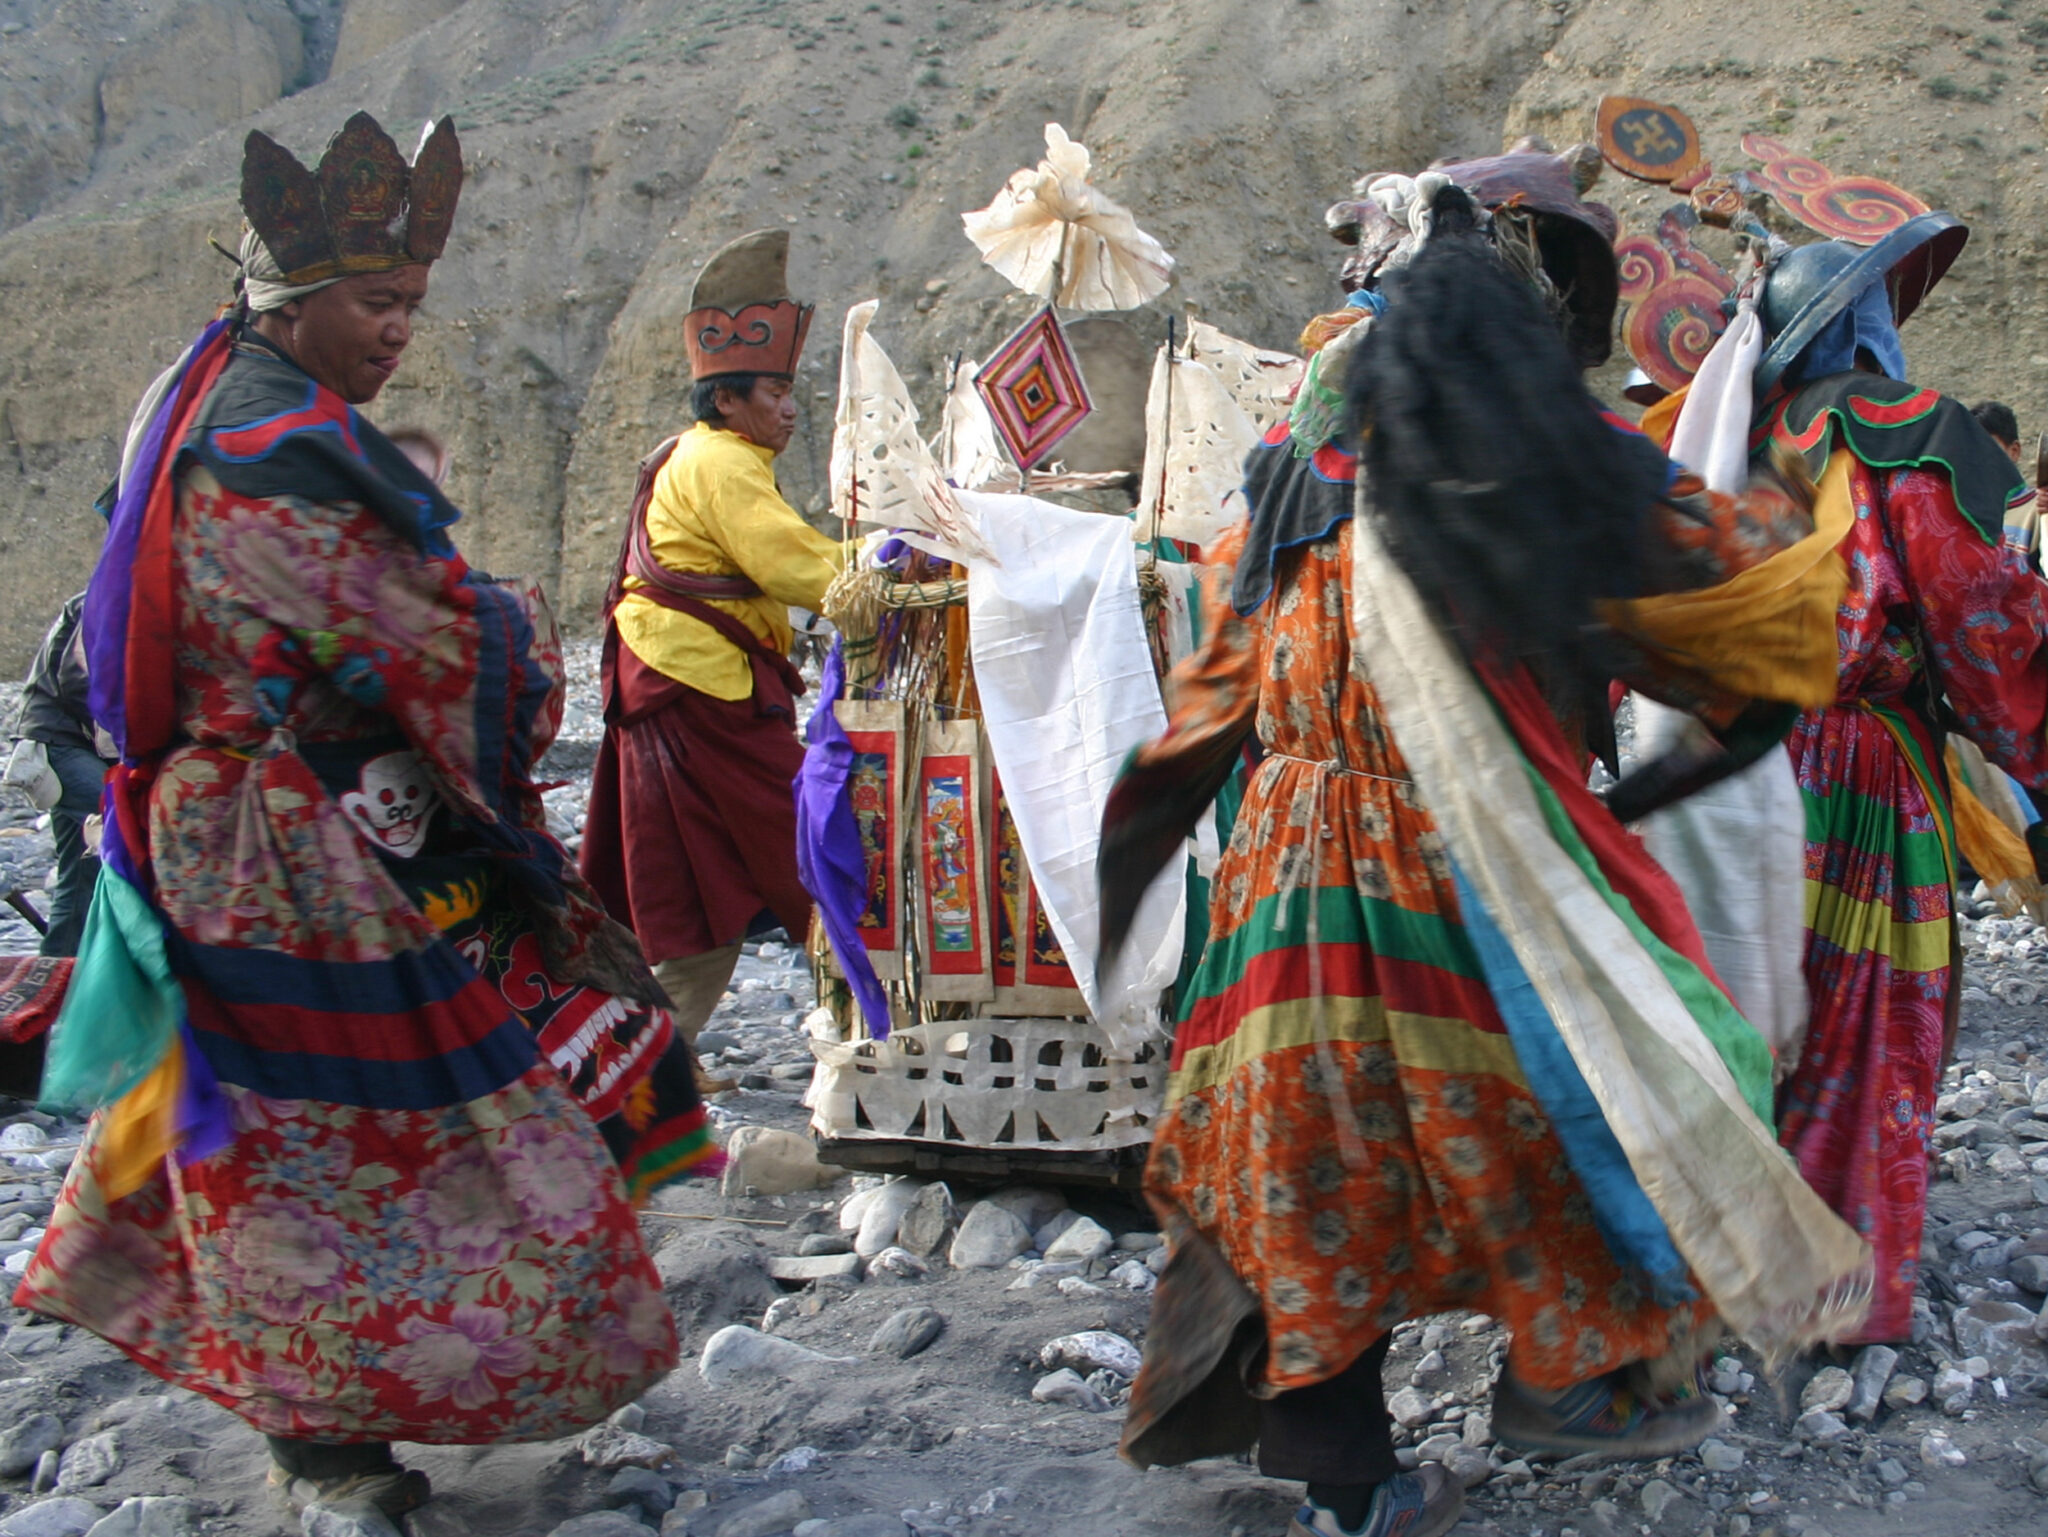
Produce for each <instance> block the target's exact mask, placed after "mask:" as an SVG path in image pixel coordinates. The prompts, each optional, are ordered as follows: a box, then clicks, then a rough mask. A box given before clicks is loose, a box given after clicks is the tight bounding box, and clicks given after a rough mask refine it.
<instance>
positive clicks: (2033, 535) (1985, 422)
mask: <svg viewBox="0 0 2048 1537" xmlns="http://www.w3.org/2000/svg"><path fill="white" fill-rule="evenodd" d="M1970 415H1972V416H1974V417H1976V418H1977V425H1978V426H1980V427H1982V428H1983V429H1984V430H1985V431H1986V432H1988V433H1990V434H1991V437H1992V441H1994V442H1995V443H1997V444H1998V446H1999V447H2000V448H2002V449H2004V450H2005V452H2006V457H2007V458H2009V459H2011V460H2012V462H2013V463H2014V464H2019V463H2020V423H2019V418H2018V417H2016V416H2014V415H2013V414H2012V407H2011V406H2009V405H2006V404H2005V403H2004V402H2003V401H1998V400H1980V401H1978V402H1977V404H1976V405H1974V406H1972V407H1970ZM2022 468H2023V469H2024V466H2022ZM2040 496H2041V493H2040V492H2039V491H2038V490H2035V491H2026V490H2022V491H2020V492H2019V493H2018V494H2016V495H2015V496H2014V497H2013V499H2012V500H2011V501H2010V502H2008V503H2006V506H2005V542H2006V543H2007V544H2009V545H2011V546H2012V547H2013V548H2014V549H2016V550H2018V551H2019V552H2020V553H2021V554H2023V555H2025V556H2026V557H2027V564H2028V565H2030V566H2032V567H2033V568H2034V570H2036V571H2039V570H2040V569H2041V501H2040Z"/></svg>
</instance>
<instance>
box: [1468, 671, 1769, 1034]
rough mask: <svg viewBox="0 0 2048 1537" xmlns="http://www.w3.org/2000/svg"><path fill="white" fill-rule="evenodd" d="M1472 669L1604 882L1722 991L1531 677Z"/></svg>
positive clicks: (1660, 872) (1678, 903)
mask: <svg viewBox="0 0 2048 1537" xmlns="http://www.w3.org/2000/svg"><path fill="white" fill-rule="evenodd" d="M1478 672H1479V677H1480V681H1481V682H1482V683H1483V684H1485V686H1486V690H1487V692H1488V693H1489V694H1490V695H1492V697H1493V702H1494V704H1495V705H1496V706H1497V707H1498V708H1499V709H1500V712H1501V715H1502V718H1503V719H1504V720H1505V721H1506V723H1507V727H1508V729H1509V730H1510V731H1512V732H1513V733H1514V736H1515V740H1516V742H1517V743H1519V744H1520V746H1521V749H1522V752H1523V753H1524V754H1525V755H1526V756H1527V757H1528V759H1529V761H1530V763H1532V764H1533V765H1534V766H1535V768H1536V772H1537V773H1539V774H1541V775H1542V776H1543V780H1544V783H1546V784H1547V785H1549V786H1550V789H1551V792H1552V793H1553V794H1555V795H1556V796H1557V798H1558V799H1559V800H1560V801H1561V802H1562V803H1563V804H1564V809H1565V814H1566V815H1567V816H1569V817H1570V818H1571V819H1572V825H1573V826H1574V827H1575V828H1577V829H1578V833H1579V836H1580V837H1581V838H1583V839H1585V841H1586V847H1587V848H1588V849H1590V850H1591V851H1592V854H1593V859H1594V862H1595V863H1597V864H1598V865H1599V867H1600V873H1601V874H1603V875H1605V876H1606V877H1607V883H1608V884H1609V885H1610V886H1612V887H1613V888H1614V890H1615V892H1616V893H1617V894H1618V895H1619V896H1620V897H1621V898H1622V899H1623V900H1624V901H1626V902H1627V903H1628V904H1629V906H1630V907H1632V908H1634V909H1635V913H1636V916H1637V917H1638V918H1640V919H1642V921H1643V923H1644V924H1645V925H1646V926H1647V927H1648V928H1649V930H1650V932H1651V933H1653V934H1655V935H1656V936H1657V937H1658V938H1659V939H1661V940H1663V941H1664V943H1665V944H1667V945H1669V946H1670V947H1671V948H1672V949H1673V950H1676V951H1677V952H1678V953H1679V954H1680V955H1682V956H1684V957H1685V958H1686V959H1687V960H1689V961H1691V962H1692V963H1693V964H1694V965H1696V966H1698V967H1699V969H1700V970H1701V971H1703V972H1705V973H1706V974H1707V976H1708V977H1710V978H1711V979H1712V980H1713V983H1714V985H1715V986H1716V987H1718V988H1720V989H1721V991H1722V992H1723V993H1726V992H1727V991H1728V987H1727V984H1726V983H1724V982H1723V981H1722V980H1721V979H1720V977H1718V976H1716V975H1715V973H1714V968H1713V965H1712V963H1711V962H1709V961H1708V959H1707V947H1706V945H1705V943H1704V942H1703V941H1702V940H1701V939H1700V931H1699V926H1698V925H1697V924H1695V923H1694V922H1693V917H1692V911H1691V909H1689V908H1688V907H1687V906H1686V905H1685V898H1684V897H1683V896H1682V895H1681V894H1680V893H1679V890H1678V885H1677V883H1676V882H1675V881H1673V880H1672V879H1671V877H1670V876H1669V875H1667V874H1666V873H1665V872H1664V867H1663V866H1662V865H1660V864H1658V863H1657V861H1656V860H1654V859H1652V858H1651V857H1650V853H1649V850H1647V849H1645V848H1644V847H1643V842H1642V840H1641V839H1640V838H1638V837H1637V836H1636V835H1635V834H1634V833H1632V832H1630V831H1629V830H1628V829H1627V828H1626V827H1623V826H1622V825H1621V824H1620V823H1619V822H1617V821H1615V820H1614V817H1613V815H1612V814H1611V813H1609V811H1608V810H1607V808H1606V807H1605V806H1603V805H1601V804H1600V800H1599V798H1598V797H1597V796H1595V795H1594V794H1593V792H1592V791H1591V790H1589V789H1587V788H1586V778H1585V774H1584V772H1583V770H1582V769H1581V768H1580V766H1579V763H1578V760H1577V759H1576V757H1575V756H1574V754H1573V753H1572V751H1571V749H1570V748H1569V747H1567V746H1566V745H1565V740H1564V733H1563V732H1562V731H1560V730H1559V729H1558V726H1557V721H1556V719H1555V718H1554V717H1553V716H1552V715H1551V713H1550V710H1549V708H1548V707H1547V706H1546V705H1545V704H1544V703H1543V696H1542V695H1541V694H1540V693H1539V692H1538V691H1537V688H1536V683H1535V680H1534V679H1533V678H1531V677H1530V676H1529V674H1528V672H1527V671H1526V670H1524V669H1522V668H1520V667H1517V668H1515V669H1514V670H1513V671H1512V672H1507V671H1503V670H1502V669H1500V668H1498V667H1494V666H1490V665H1482V666H1481V667H1480V668H1479V669H1478ZM1731 1001H1732V1000H1731Z"/></svg>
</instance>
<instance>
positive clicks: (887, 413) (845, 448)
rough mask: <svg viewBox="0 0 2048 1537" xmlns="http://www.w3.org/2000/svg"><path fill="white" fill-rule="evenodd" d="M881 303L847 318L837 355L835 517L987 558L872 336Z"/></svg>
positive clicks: (857, 309) (873, 302)
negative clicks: (922, 537)
mask: <svg viewBox="0 0 2048 1537" xmlns="http://www.w3.org/2000/svg"><path fill="white" fill-rule="evenodd" d="M880 305H881V301H880V300H879V299H868V300H866V301H864V302H863V303H860V304H856V305H855V306H854V307H853V308H852V309H850V310H848V311H847V312H846V333H845V337H844V343H843V349H842V351H841V352H840V355H839V408H838V413H837V415H836V416H835V418H834V420H833V425H832V459H831V478H832V510H833V512H834V513H835V514H837V515H838V516H839V517H840V518H843V519H845V520H846V521H847V522H849V523H864V524H866V525H867V526H868V527H870V528H881V529H887V530H889V531H891V532H899V531H906V530H907V531H911V532H914V533H919V534H928V535H930V536H932V537H933V538H936V539H939V540H943V541H944V543H945V545H946V546H947V547H948V549H950V550H953V551H958V552H963V553H965V554H971V555H979V556H981V557H982V558H984V559H985V558H987V555H988V549H987V546H986V545H984V544H983V543H982V542H981V540H980V538H979V537H978V536H977V535H976V533H975V531H974V529H973V527H972V526H971V525H969V524H968V523H967V521H966V520H965V519H964V518H963V517H962V515H961V511H960V504H959V503H958V502H957V501H955V500H954V497H953V491H952V488H951V487H950V486H948V485H947V484H946V482H945V479H944V477H943V476H941V475H940V473H939V466H938V461H937V460H935V459H934V458H933V457H932V453H931V450H930V449H928V448H927V447H925V443H924V440H923V439H922V438H920V437H919V436H918V435H917V407H916V406H915V405H913V404H912V403H911V400H910V391H909V390H908V389H907V388H905V387H904V383H903V376H902V374H900V373H898V372H897V371H896V365H895V363H894V362H893V361H891V359H890V357H889V354H888V353H887V352H886V351H884V350H883V348H882V344H881V343H880V342H878V341H876V340H875V338H874V336H873V335H872V334H870V331H869V327H870V326H871V325H873V323H874V319H875V313H876V311H877V309H878V308H879V307H880Z"/></svg>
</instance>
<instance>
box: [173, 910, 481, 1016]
mask: <svg viewBox="0 0 2048 1537" xmlns="http://www.w3.org/2000/svg"><path fill="white" fill-rule="evenodd" d="M164 932H165V940H166V945H167V948H168V950H169V952H170V960H171V969H172V971H174V972H175V973H176V974H177V975H179V976H181V977H190V978H191V979H193V980H194V981H196V982H198V983H199V984H200V985H201V986H202V987H204V988H205V989H206V991H207V992H208V993H210V994H212V995H213V997H214V998H216V999H218V1000H219V1001H220V1002H221V1003H223V1004H226V1005H228V1006H230V1007H233V1006H234V1005H236V1004H247V1005H254V1006H269V1005H274V1004H289V1005H290V1006H292V1007H294V1008H299V1009H305V1010H308V1011H311V1012H316V1013H322V1014H408V1013H411V1012H412V1011H413V1010H415V1009H420V1008H425V1007H429V1006H431V1005H433V1004H437V1003H446V1002H448V1001H449V1000H450V999H452V998H454V997H455V996H456V995H457V994H458V993H460V992H461V991H462V990H463V989H464V988H465V987H467V986H468V985H469V984H470V983H471V982H472V981H474V980H475V979H476V971H475V969H474V968H473V967H471V966H470V965H469V964H468V962H466V961H464V960H463V959H462V958H461V957H460V956H459V955H457V954H456V953H455V950H454V948H453V947H452V946H450V945H448V944H446V943H437V944H433V945H430V946H428V947H427V948H426V949H424V950H417V951H414V952H412V953H411V954H407V955H395V956H393V957H391V959H389V960H385V961H374V962H371V961H309V960H304V959H302V958H301V957H299V956H296V955H287V954H285V953H284V952H283V951H281V950H257V949H252V948H249V947H246V946H240V945H232V946H231V945H202V944H195V943H194V942H193V941H191V940H189V939H187V938H185V937H184V936H183V935H182V934H180V933H179V932H178V931H177V930H176V929H175V928H173V927H172V926H171V925H169V924H165V925H164Z"/></svg>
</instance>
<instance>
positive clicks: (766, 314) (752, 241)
mask: <svg viewBox="0 0 2048 1537" xmlns="http://www.w3.org/2000/svg"><path fill="white" fill-rule="evenodd" d="M813 309H814V306H812V305H809V304H799V303H797V302H796V300H794V299H792V298H791V297H790V296H789V231H788V230H786V229H758V230H755V231H754V232H753V233H752V234H751V235H742V236H740V238H739V239H737V240H735V241H733V242H732V243H731V244H730V245H728V246H726V247H724V248H723V249H721V250H720V251H718V252H717V254H715V255H714V256H713V257H712V258H711V260H710V261H708V262H706V263H705V264H704V270H703V271H702V272H700V273H698V274H697V286H696V287H695V288H694V289H692V290H691V292H690V312H689V313H688V314H687V315H685V316H684V317H683V345H684V346H685V347H686V348H688V349H689V354H690V377H691V378H692V379H694V380H697V381H699V382H701V381H703V380H705V379H718V378H723V377H726V376H728V375H732V374H776V375H779V376H781V377H783V378H794V377H795V376H796V360H797V358H798V357H799V356H800V355H801V354H802V353H803V350H804V337H805V336H806V335H808V334H809V332H810V329H811V315H812V313H813Z"/></svg>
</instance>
